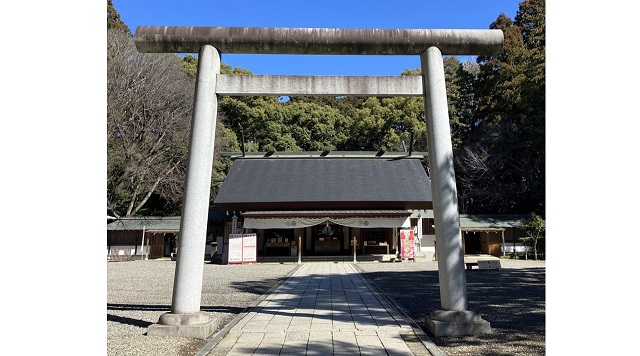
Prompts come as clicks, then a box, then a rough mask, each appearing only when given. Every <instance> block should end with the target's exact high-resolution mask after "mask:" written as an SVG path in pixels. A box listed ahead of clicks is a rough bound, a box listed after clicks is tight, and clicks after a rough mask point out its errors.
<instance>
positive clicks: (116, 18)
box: [107, 0, 131, 35]
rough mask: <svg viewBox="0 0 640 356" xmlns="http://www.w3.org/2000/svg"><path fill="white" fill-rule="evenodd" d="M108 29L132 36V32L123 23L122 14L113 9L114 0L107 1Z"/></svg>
mask: <svg viewBox="0 0 640 356" xmlns="http://www.w3.org/2000/svg"><path fill="white" fill-rule="evenodd" d="M107 29H114V30H118V31H122V32H124V33H126V34H128V35H131V30H129V27H128V26H127V25H125V24H124V22H122V20H121V19H120V14H119V13H118V11H116V9H115V7H113V0H107Z"/></svg>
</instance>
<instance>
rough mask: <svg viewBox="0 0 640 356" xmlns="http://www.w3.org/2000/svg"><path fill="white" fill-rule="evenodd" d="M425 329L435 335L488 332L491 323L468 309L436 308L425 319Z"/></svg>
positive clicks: (462, 334) (463, 334)
mask: <svg viewBox="0 0 640 356" xmlns="http://www.w3.org/2000/svg"><path fill="white" fill-rule="evenodd" d="M426 327H427V330H428V331H429V332H430V333H431V334H432V335H433V336H435V337H441V336H465V335H478V334H490V333H491V332H492V331H491V324H490V323H489V322H488V321H486V320H484V319H482V317H481V316H480V314H476V313H474V312H472V311H469V310H462V311H456V310H436V311H434V312H433V313H431V316H429V317H428V318H427V320H426Z"/></svg>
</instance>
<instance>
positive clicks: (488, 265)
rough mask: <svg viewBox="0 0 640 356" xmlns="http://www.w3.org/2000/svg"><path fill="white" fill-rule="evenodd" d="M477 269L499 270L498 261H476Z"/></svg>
mask: <svg viewBox="0 0 640 356" xmlns="http://www.w3.org/2000/svg"><path fill="white" fill-rule="evenodd" d="M478 269H500V260H478Z"/></svg>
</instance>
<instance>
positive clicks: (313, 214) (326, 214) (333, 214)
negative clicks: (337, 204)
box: [242, 210, 411, 219]
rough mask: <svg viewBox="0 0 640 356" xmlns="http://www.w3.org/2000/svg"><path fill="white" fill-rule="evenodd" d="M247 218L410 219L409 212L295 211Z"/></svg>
mask: <svg viewBox="0 0 640 356" xmlns="http://www.w3.org/2000/svg"><path fill="white" fill-rule="evenodd" d="M242 215H243V216H244V217H245V218H260V219H286V218H396V217H408V216H409V215H411V212H410V211H409V210H294V211H247V212H244V213H243V214H242Z"/></svg>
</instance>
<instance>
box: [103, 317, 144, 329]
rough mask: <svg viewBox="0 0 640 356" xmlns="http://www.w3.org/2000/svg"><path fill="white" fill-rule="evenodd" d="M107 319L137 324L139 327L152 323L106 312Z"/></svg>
mask: <svg viewBox="0 0 640 356" xmlns="http://www.w3.org/2000/svg"><path fill="white" fill-rule="evenodd" d="M107 321H113V322H116V323H120V324H126V325H133V326H138V327H141V328H147V327H149V325H151V324H152V323H150V322H148V321H144V320H138V319H132V318H125V317H123V316H117V315H111V314H107Z"/></svg>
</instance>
